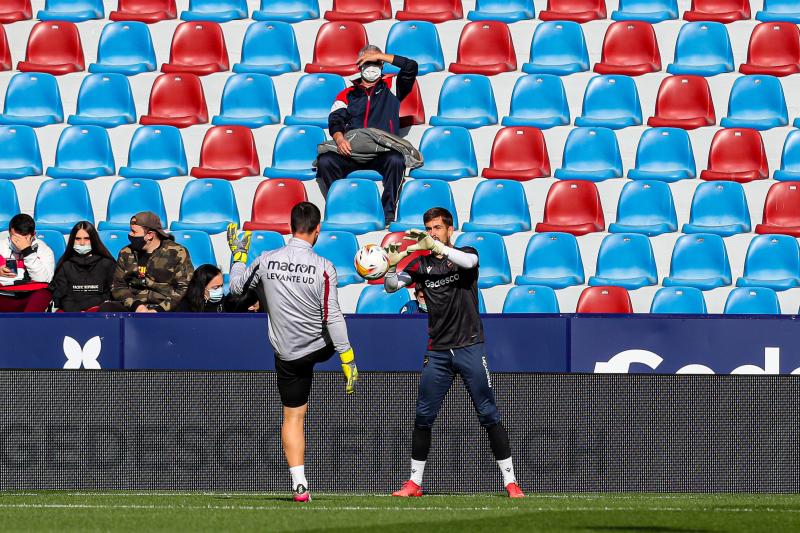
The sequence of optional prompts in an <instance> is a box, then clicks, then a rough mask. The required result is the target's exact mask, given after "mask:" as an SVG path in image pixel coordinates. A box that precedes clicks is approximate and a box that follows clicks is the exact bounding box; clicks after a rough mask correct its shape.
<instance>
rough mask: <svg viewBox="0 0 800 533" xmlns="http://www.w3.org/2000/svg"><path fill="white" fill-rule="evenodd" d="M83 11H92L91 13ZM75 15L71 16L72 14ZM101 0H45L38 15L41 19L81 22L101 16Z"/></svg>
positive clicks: (102, 11)
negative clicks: (42, 8) (42, 9)
mask: <svg viewBox="0 0 800 533" xmlns="http://www.w3.org/2000/svg"><path fill="white" fill-rule="evenodd" d="M85 12H92V13H91V15H90V14H88V13H85ZM73 13H74V14H75V16H72V14H73ZM103 14H104V9H103V0H45V2H44V12H42V11H40V12H39V14H38V16H39V18H40V19H41V20H54V19H55V17H58V19H57V20H65V21H68V22H83V21H85V20H90V19H94V18H103Z"/></svg>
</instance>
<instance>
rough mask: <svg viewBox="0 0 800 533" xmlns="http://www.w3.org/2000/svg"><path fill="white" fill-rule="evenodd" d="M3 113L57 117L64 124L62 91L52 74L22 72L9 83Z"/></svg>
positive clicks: (57, 120)
mask: <svg viewBox="0 0 800 533" xmlns="http://www.w3.org/2000/svg"><path fill="white" fill-rule="evenodd" d="M3 113H4V114H8V115H18V116H40V115H55V116H56V122H64V108H63V107H62V105H61V91H59V89H58V82H57V81H56V78H55V76H53V75H52V74H45V73H42V72H20V73H19V74H15V75H14V76H13V77H12V78H11V80H10V81H9V82H8V88H7V89H6V99H5V104H4V107H3Z"/></svg>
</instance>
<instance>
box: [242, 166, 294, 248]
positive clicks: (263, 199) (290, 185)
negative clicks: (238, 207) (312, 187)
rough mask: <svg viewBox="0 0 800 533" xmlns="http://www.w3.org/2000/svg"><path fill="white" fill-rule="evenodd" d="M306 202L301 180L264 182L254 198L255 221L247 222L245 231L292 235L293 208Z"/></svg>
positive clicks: (270, 180) (271, 180)
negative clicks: (264, 231)
mask: <svg viewBox="0 0 800 533" xmlns="http://www.w3.org/2000/svg"><path fill="white" fill-rule="evenodd" d="M306 200H308V197H307V196H306V188H305V186H304V185H303V182H302V181H300V180H293V179H269V180H266V181H262V182H261V184H260V185H259V186H258V189H256V194H255V197H253V220H251V221H250V222H245V224H244V229H245V230H269V231H277V232H279V233H282V234H284V235H286V234H287V233H291V231H292V228H291V213H292V208H293V207H294V206H295V205H297V204H299V203H300V202H305V201H306Z"/></svg>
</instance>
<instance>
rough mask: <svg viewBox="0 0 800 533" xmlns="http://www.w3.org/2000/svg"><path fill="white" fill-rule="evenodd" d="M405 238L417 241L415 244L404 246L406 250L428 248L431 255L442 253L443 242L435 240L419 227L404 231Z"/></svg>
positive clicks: (413, 250) (414, 250)
mask: <svg viewBox="0 0 800 533" xmlns="http://www.w3.org/2000/svg"><path fill="white" fill-rule="evenodd" d="M404 238H405V239H412V240H415V241H417V244H412V245H411V246H409V247H408V248H406V251H407V252H409V253H410V252H416V251H417V250H430V251H431V253H432V254H433V255H444V248H445V246H444V243H442V242H439V241H437V240H436V239H434V238H433V237H431V236H430V235H428V232H427V231H423V230H419V229H410V230H408V231H406V236H405V237H404Z"/></svg>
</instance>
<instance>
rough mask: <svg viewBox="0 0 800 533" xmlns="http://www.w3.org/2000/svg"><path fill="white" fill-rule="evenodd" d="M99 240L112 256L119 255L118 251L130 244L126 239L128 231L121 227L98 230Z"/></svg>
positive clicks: (116, 256)
mask: <svg viewBox="0 0 800 533" xmlns="http://www.w3.org/2000/svg"><path fill="white" fill-rule="evenodd" d="M98 233H99V234H100V240H101V241H103V244H104V245H105V246H106V248H107V249H108V252H109V253H110V254H111V255H112V257H114V258H118V257H119V252H120V250H122V249H123V248H125V247H126V246H128V245H129V244H130V241H129V240H128V232H127V231H125V230H121V229H106V230H100V231H99V232H98Z"/></svg>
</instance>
